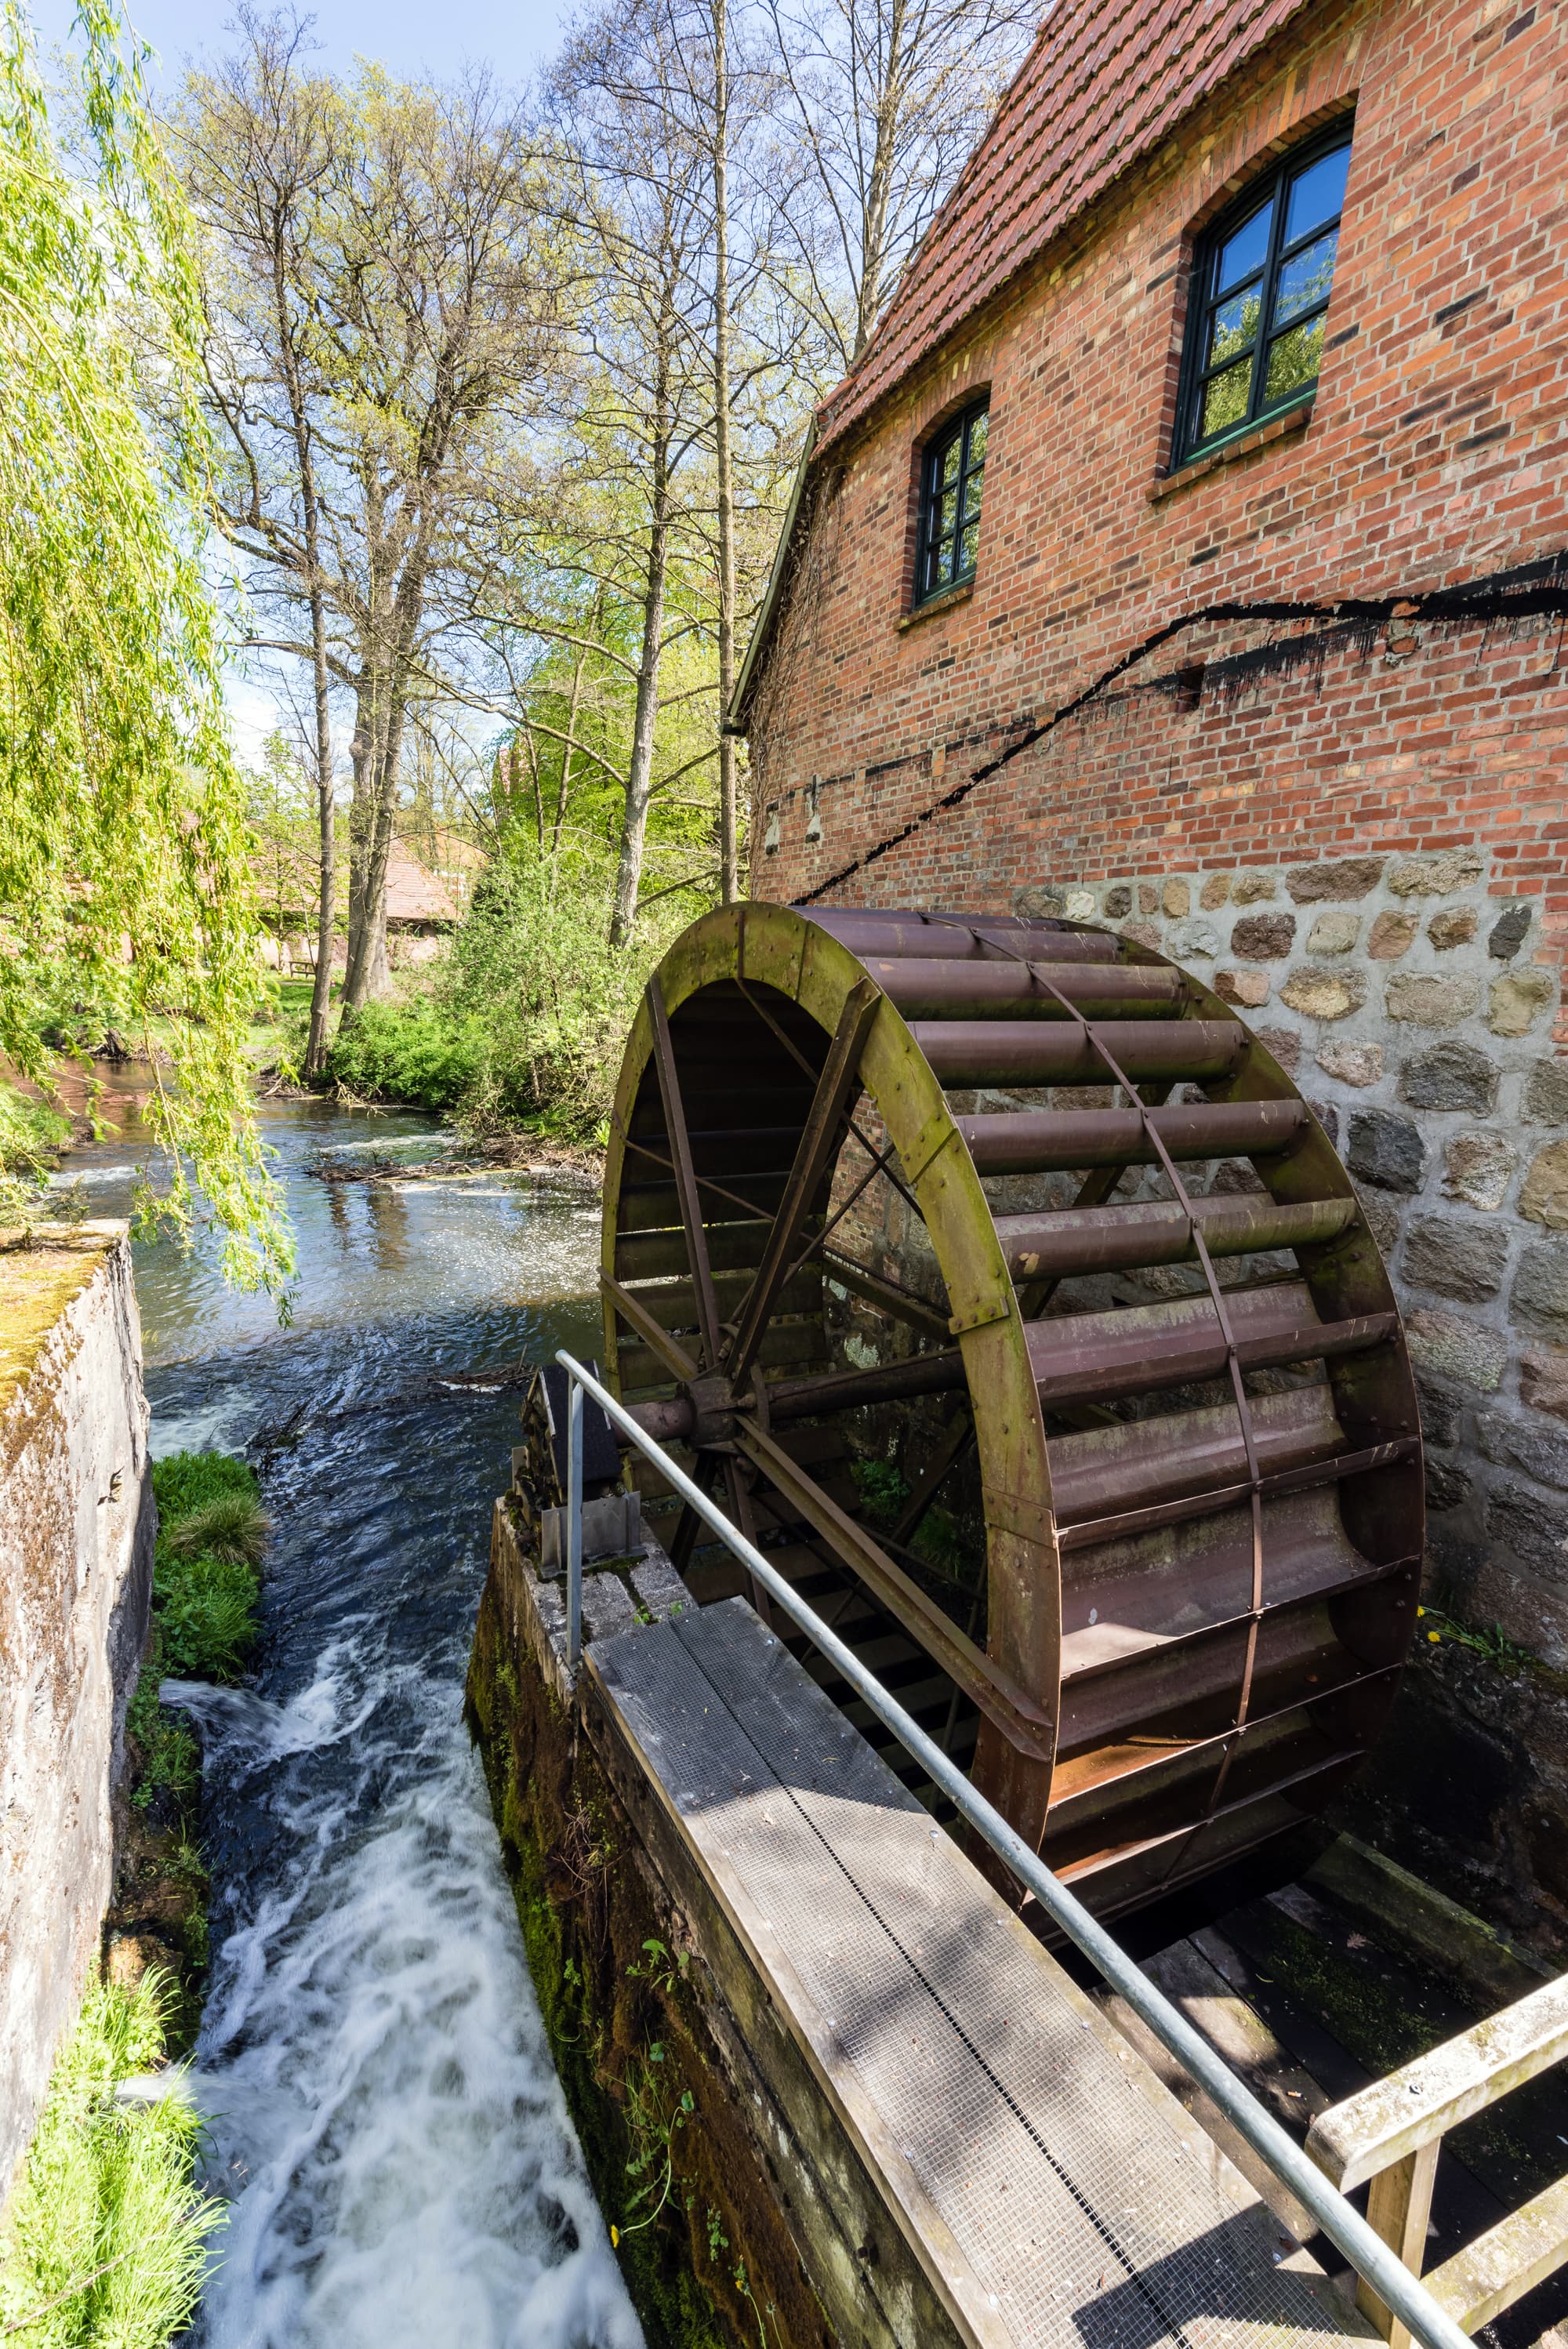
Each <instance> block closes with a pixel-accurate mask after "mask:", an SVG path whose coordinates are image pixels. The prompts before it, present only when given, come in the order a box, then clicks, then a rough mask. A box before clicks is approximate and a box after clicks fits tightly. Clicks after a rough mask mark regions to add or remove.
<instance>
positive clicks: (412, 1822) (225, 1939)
mask: <svg viewBox="0 0 1568 2349" xmlns="http://www.w3.org/2000/svg"><path fill="white" fill-rule="evenodd" d="M262 1114H263V1128H264V1133H265V1138H266V1140H267V1141H268V1143H270V1144H271V1145H272V1147H273V1149H274V1150H275V1151H276V1152H277V1154H278V1159H277V1164H278V1172H279V1174H280V1177H281V1179H282V1181H283V1183H284V1186H285V1188H286V1193H287V1198H288V1205H289V1209H290V1213H291V1215H292V1217H293V1220H294V1230H295V1234H296V1237H297V1243H298V1257H299V1263H298V1284H297V1291H296V1295H295V1300H294V1319H293V1322H292V1325H291V1326H290V1327H288V1328H286V1329H284V1328H280V1327H279V1324H278V1318H277V1313H276V1309H275V1307H274V1305H273V1303H272V1301H271V1300H269V1299H266V1298H259V1297H251V1298H247V1297H242V1296H237V1295H235V1294H233V1293H232V1292H231V1291H229V1290H227V1289H226V1288H224V1286H223V1283H222V1279H221V1278H220V1275H219V1271H218V1268H217V1258H216V1249H215V1247H213V1246H211V1245H209V1244H207V1243H206V1242H205V1241H199V1243H198V1245H197V1247H195V1249H194V1250H193V1251H192V1252H191V1254H189V1255H182V1254H181V1252H180V1251H179V1250H178V1249H177V1248H176V1247H173V1246H171V1245H169V1244H166V1243H163V1242H159V1243H157V1244H155V1245H153V1246H150V1247H138V1248H137V1250H136V1258H137V1287H138V1293H139V1299H140V1306H141V1315H142V1325H143V1337H144V1343H145V1348H146V1361H147V1385H148V1392H149V1394H150V1399H151V1402H152V1411H153V1420H152V1448H153V1452H154V1454H155V1456H158V1455H162V1454H168V1453H170V1452H174V1451H178V1450H180V1449H181V1448H187V1447H197V1448H201V1447H207V1446H219V1447H221V1448H222V1449H225V1450H228V1451H235V1452H240V1451H242V1452H244V1453H245V1454H247V1456H248V1457H249V1458H250V1459H251V1461H252V1463H253V1465H254V1466H256V1467H257V1468H258V1469H259V1471H260V1472H261V1475H262V1478H263V1491H264V1495H265V1500H266V1505H267V1508H268V1510H269V1513H270V1515H271V1516H272V1518H273V1527H274V1531H273V1540H272V1543H271V1547H270V1550H269V1556H268V1564H267V1575H266V1582H265V1590H264V1599H263V1609H264V1617H263V1644H262V1647H261V1649H260V1651H259V1652H258V1657H257V1666H258V1668H257V1670H256V1671H255V1672H254V1674H253V1677H252V1680H251V1682H250V1683H249V1684H248V1685H246V1686H244V1687H241V1688H237V1689H227V1690H222V1689H214V1688H201V1687H197V1686H194V1685H192V1684H189V1683H179V1684H166V1692H167V1693H177V1694H178V1696H179V1698H180V1701H181V1702H183V1703H185V1704H187V1705H188V1706H189V1707H190V1709H191V1712H192V1713H194V1714H195V1715H196V1717H197V1720H198V1722H199V1723H200V1728H201V1736H202V1741H203V1745H204V1752H205V1764H204V1775H203V1788H202V1835H203V1842H204V1846H205V1853H206V1857H207V1862H208V1865H209V1868H210V1869H211V1878H212V1895H211V1947H212V1966H211V1982H210V1986H209V1991H208V1998H207V2006H206V2012H205V2016H204V2019H203V2023H202V2028H201V2038H200V2041H199V2044H198V2047H197V2052H196V2057H195V2068H194V2073H193V2077H192V2082H191V2085H192V2090H193V2093H194V2095H195V2096H196V2098H197V2100H198V2102H199V2104H200V2106H201V2110H202V2111H203V2113H204V2114H205V2115H206V2116H208V2117H209V2120H210V2127H211V2141H210V2147H209V2153H208V2160H207V2173H208V2178H209V2182H210V2184H211V2185H212V2186H213V2187H214V2188H215V2189H216V2190H218V2191H219V2192H221V2193H222V2194H223V2195H224V2196H225V2197H227V2198H228V2199H229V2201H230V2205H231V2207H230V2213H229V2220H228V2224H227V2226H226V2227H225V2228H224V2229H223V2230H222V2233H221V2234H220V2236H219V2237H218V2239H217V2241H218V2255H217V2261H216V2264H215V2266H214V2269H213V2271H212V2275H211V2281H210V2282H209V2284H208V2288H207V2292H206V2297H205V2302H204V2305H203V2310H202V2313H201V2319H200V2320H199V2323H198V2326H197V2330H196V2333H195V2334H194V2336H193V2337H194V2339H195V2341H196V2342H197V2343H199V2344H201V2349H285V2344H286V2349H318V2344H319V2349H327V2344H332V2349H360V2344H364V2349H372V2344H374V2349H446V2344H452V2349H456V2345H457V2344H462V2349H640V2344H641V2342H642V2333H641V2330H640V2327H639V2325H638V2323H637V2319H636V2317H635V2315H634V2312H633V2310H632V2308H631V2305H630V2303H629V2302H628V2300H627V2298H626V2295H625V2292H624V2288H623V2286H622V2283H621V2280H620V2275H619V2272H618V2271H617V2268H616V2266H615V2261H614V2254H613V2253H612V2251H611V2249H610V2244H609V2240H608V2233H607V2230H606V2227H605V2224H604V2221H603V2218H602V2217H601V2215H600V2212H599V2210H598V2209H597V2208H596V2206H595V2203H594V2201H593V2195H592V2193H591V2191H590V2189H589V2186H588V2183H587V2179H586V2177H585V2175H584V2172H583V2164H582V2160H581V2158H580V2155H579V2151H578V2148H577V2146H576V2143H575V2140H574V2138H573V2132H572V2127H571V2124H570V2122H569V2120H568V2117H567V2114H566V2110H565V2106H564V2104H563V2102H562V2095H561V2091H560V2087H559V2085H558V2083H557V2081H556V2078H555V2075H554V2072H553V2070H552V2065H551V2061H550V2055H549V2051H548V2048H547V2046H546V2044H545V2040H544V2034H543V2031H542V2026H541V2023H540V2019H539V2013H538V2010H537V2006H536V2004H535V2002H534V1998H533V1992H532V1987H531V1982H530V1981H529V1977H528V1972H527V1968H526V1965H525V1962H524V1959H523V1954H522V1942H521V1936H520V1934H519V1931H518V1928H517V1920H516V1915H515V1911H514V1909H513V1905H512V1897H511V1889H510V1887H509V1885H508V1882H507V1879H506V1877H505V1874H504V1872H503V1869H502V1866H501V1858H500V1846H499V1843H498V1840H497V1837H496V1832H495V1828H494V1826H493V1824H492V1821H491V1817H490V1807H489V1804H488V1802H487V1799H486V1795H485V1788H484V1783H483V1779H482V1776H481V1774H480V1767H479V1764H478V1762H477V1760H476V1758H475V1756H474V1754H472V1752H471V1750H470V1747H469V1737H468V1732H467V1730H466V1728H465V1726H464V1723H463V1715H462V1688H463V1672H464V1667H465V1663H466V1661H467V1656H468V1649H469V1638H470V1634H471V1631H472V1626H473V1619H474V1613H475V1609H476V1607H477V1605H478V1602H479V1597H480V1588H481V1586H482V1583H483V1579H484V1573H485V1564H486V1553H487V1547H488V1538H489V1520H490V1502H491V1498H492V1496H493V1495H494V1494H495V1493H496V1492H497V1491H499V1490H500V1488H501V1486H502V1485H504V1483H505V1481H506V1475H507V1467H508V1461H509V1453H510V1446H511V1443H512V1441H513V1440H514V1434H515V1429H516V1423H517V1404H518V1393H517V1391H516V1389H515V1387H513V1388H492V1389H490V1390H489V1391H488V1392H487V1391H486V1390H485V1388H484V1386H483V1385H482V1383H481V1384H480V1385H477V1386H476V1385H475V1384H474V1383H471V1382H469V1383H458V1384H448V1383H445V1381H447V1380H449V1378H450V1377H451V1374H453V1373H458V1372H460V1373H463V1374H465V1377H466V1376H467V1374H471V1373H473V1372H475V1371H483V1369H484V1368H485V1367H486V1366H487V1365H500V1364H504V1363H515V1362H516V1361H518V1360H519V1359H520V1358H523V1359H527V1360H530V1361H539V1360H542V1359H545V1358H547V1357H548V1355H549V1354H551V1353H552V1352H553V1350H554V1349H555V1348H556V1347H557V1346H560V1345H570V1346H572V1347H573V1348H574V1349H575V1350H578V1351H579V1352H588V1353H592V1352H593V1351H595V1350H597V1349H596V1344H595V1334H596V1328H597V1315H596V1313H595V1312H594V1310H593V1305H592V1301H591V1291H592V1287H593V1278H594V1270H595V1265H596V1259H597V1237H598V1224H599V1214H598V1206H597V1201H596V1196H595V1195H594V1193H593V1191H592V1190H590V1189H589V1188H587V1187H586V1186H585V1185H574V1184H573V1182H572V1180H571V1179H570V1178H569V1177H562V1178H552V1177H549V1176H541V1177H537V1178H534V1177H530V1176H528V1175H526V1174H523V1175H508V1174H495V1173H493V1172H487V1171H484V1170H482V1169H480V1170H477V1171H473V1172H468V1173H457V1174H445V1175H442V1174H438V1175H436V1176H434V1177H425V1176H421V1175H419V1174H417V1173H415V1172H414V1171H413V1169H414V1168H415V1167H416V1166H417V1165H418V1163H419V1162H421V1161H428V1160H430V1159H432V1158H438V1157H439V1156H440V1155H441V1154H442V1145H443V1143H444V1142H448V1141H449V1139H450V1137H442V1136H440V1135H439V1134H438V1133H437V1130H436V1129H435V1128H434V1126H433V1125H432V1124H431V1123H430V1122H429V1121H428V1120H426V1119H422V1118H417V1117H414V1116H410V1115H403V1114H392V1115H365V1114H356V1113H353V1112H345V1111H342V1110H337V1109H333V1108H330V1107H326V1106H325V1105H319V1104H316V1103H314V1102H311V1103H304V1102H289V1103H270V1104H264V1105H263V1112H262ZM140 1141H141V1130H140V1129H139V1126H138V1125H137V1124H136V1123H134V1120H128V1121H127V1122H125V1123H122V1124H121V1126H120V1129H119V1133H118V1134H117V1135H115V1136H114V1137H113V1138H112V1139H110V1140H109V1141H108V1142H106V1143H98V1144H96V1145H92V1146H89V1147H88V1148H85V1149H82V1150H78V1151H75V1152H73V1153H72V1154H71V1156H70V1158H69V1161H68V1162H67V1166H66V1168H65V1170H64V1173H63V1174H62V1175H61V1176H60V1177H58V1178H57V1180H58V1181H61V1182H72V1181H75V1180H76V1179H77V1178H78V1177H79V1178H80V1179H81V1181H82V1182H83V1185H84V1187H85V1191H86V1196H87V1203H88V1211H89V1212H90V1213H91V1214H94V1215H99V1216H102V1215H123V1214H127V1213H129V1208H130V1203H131V1185H132V1178H133V1172H134V1168H133V1161H134V1159H135V1158H136V1157H137V1155H138V1154H139V1147H140ZM399 1159H402V1160H404V1161H406V1162H407V1164H408V1167H409V1172H408V1173H407V1174H406V1175H399V1174H391V1175H389V1176H383V1177H382V1178H381V1179H378V1180H377V1181H376V1182H374V1183H368V1182H365V1181H362V1180H327V1179H324V1176H323V1174H322V1172H321V1171H320V1170H322V1169H323V1168H326V1167H331V1166H333V1165H334V1164H336V1165H337V1166H338V1167H339V1168H341V1169H343V1170H345V1171H347V1170H349V1169H351V1168H353V1167H354V1166H355V1165H356V1164H358V1165H360V1166H364V1165H365V1164H368V1163H369V1162H371V1161H377V1162H385V1161H388V1160H390V1161H392V1162H393V1163H394V1164H396V1162H397V1160H399Z"/></svg>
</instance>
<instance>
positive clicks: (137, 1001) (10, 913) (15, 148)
mask: <svg viewBox="0 0 1568 2349" xmlns="http://www.w3.org/2000/svg"><path fill="white" fill-rule="evenodd" d="M77 23H78V26H79V29H80V33H81V37H82V53H81V58H80V67H79V72H80V93H79V95H80V101H81V123H82V130H83V137H84V140H85V151H84V153H83V154H81V155H80V156H73V157H72V158H71V160H70V161H69V162H67V158H66V156H65V154H64V152H63V151H62V148H61V144H60V141H59V140H58V137H57V133H56V130H55V128H54V126H53V125H52V124H51V121H50V117H49V109H48V103H47V99H46V91H45V88H44V84H43V82H42V79H41V78H40V76H39V73H38V69H37V64H36V54H35V50H34V47H33V41H32V35H31V31H30V27H29V26H28V23H27V20H26V17H25V16H23V15H22V13H21V12H20V10H19V8H18V7H17V6H16V5H15V0H5V6H4V9H3V11H0V1051H3V1052H4V1054H5V1057H6V1058H7V1059H8V1060H9V1061H10V1063H11V1066H12V1068H13V1070H14V1071H16V1072H18V1073H19V1074H20V1075H21V1076H23V1077H24V1078H27V1079H30V1080H33V1081H36V1082H37V1083H38V1084H40V1085H42V1086H44V1087H45V1088H47V1087H48V1085H49V1082H50V1078H51V1072H52V1071H54V1069H55V1068H56V1066H57V1047H58V1044H59V1041H60V1039H61V1037H62V1034H63V1035H65V1036H67V1037H70V1036H72V1035H75V1034H76V1033H77V1030H79V1029H80V1027H81V1026H82V1023H83V1021H84V1020H85V1019H97V1020H99V1021H108V1022H112V1024H113V1025H114V1026H115V1027H116V1028H117V1029H119V1030H121V1031H122V1032H129V1033H130V1034H132V1035H133V1036H135V1037H137V1038H138V1039H139V1041H140V1042H141V1044H142V1047H143V1049H144V1050H146V1051H147V1053H148V1056H149V1058H150V1060H151V1061H152V1064H153V1067H154V1070H155V1071H157V1075H156V1081H155V1084H154V1088H153V1099H152V1102H151V1112H150V1113H151V1116H152V1120H153V1123H154V1125H155V1129H156V1130H157V1132H158V1133H159V1135H160V1139H161V1141H162V1142H163V1143H164V1144H165V1146H166V1148H167V1150H168V1152H169V1154H170V1159H171V1161H172V1164H173V1179H172V1183H171V1185H170V1187H169V1189H168V1191H167V1192H166V1194H165V1197H164V1200H163V1202H162V1206H163V1208H164V1211H165V1212H166V1213H169V1214H171V1215H172V1216H173V1217H174V1219H175V1220H176V1222H177V1223H180V1224H185V1223H187V1222H188V1221H189V1217H190V1215H191V1195H192V1186H193V1185H200V1187H201V1190H203V1191H204V1192H205V1194H206V1196H207V1199H208V1201H209V1203H210V1205H211V1208H212V1210H213V1212H214V1214H215V1215H216V1216H217V1218H218V1220H219V1222H220V1224H221V1225H222V1226H223V1228H224V1231H225V1234H226V1242H225V1250H224V1257H225V1266H226V1269H227V1270H228V1272H229V1274H230V1277H231V1278H235V1279H237V1280H240V1281H242V1282H245V1283H254V1282H257V1281H262V1282H265V1283H267V1284H269V1285H270V1284H273V1283H275V1282H276V1281H278V1280H279V1279H281V1278H283V1277H284V1276H285V1275H286V1272H287V1269H288V1262H289V1253H288V1242H287V1238H286V1234H285V1231H284V1226H283V1224H282V1222H281V1218H280V1214H279V1208H278V1202H277V1197H276V1194H275V1191H274V1188H273V1183H272V1181H271V1179H270V1177H269V1175H268V1173H267V1169H266V1165H265V1163H264V1158H263V1152H262V1150H261V1147H260V1144H259V1143H258V1140H257V1135H256V1131H255V1125H254V1121H253V1114H252V1110H251V1102H250V1092H249V1084H248V1076H249V1064H248V1060H247V1055H246V1049H245V1047H246V1038H247V1030H248V1026H249V1021H250V1015H251V1012H252V1009H253V1006H254V1004H255V1002H256V999H257V995H258V989H259V985H260V976H259V969H258V963H257V957H256V951H255V918H254V913H253V902H252V889H251V880H250V874H249V869H248V864H247V855H246V833H245V823H244V794H243V790H242V783H241V781H240V778H239V775H238V773H237V771H236V770H235V767H234V763H233V761H232V754H231V750H230V744H229V740H228V732H227V727H226V724H225V718H224V710H223V701H222V679H221V673H220V671H221V653H220V646H219V641H218V637H217V634H216V629H215V621H214V614H213V607H212V605H211V599H210V597H209V595H208V592H207V588H206V585H205V581H204V577H203V571H202V545H201V530H200V527H199V523H198V520H197V517H198V514H199V512H200V510H201V498H202V495H203V485H202V482H201V480H200V479H199V478H192V459H191V456H190V454H189V453H187V454H186V456H185V457H183V458H182V459H181V460H178V463H174V462H173V460H165V459H164V457H163V456H162V454H161V453H160V445H159V444H158V443H156V442H155V441H154V440H153V439H152V437H151V435H150V432H149V430H148V429H147V426H146V424H145V422H144V420H143V417H142V413H141V411H140V409H139V405H138V400H137V397H136V392H137V386H136V380H135V375H136V362H135V354H136V353H137V352H138V351H139V350H146V349H150V350H152V351H153V352H154V353H155V355H156V357H155V364H156V367H157V370H158V376H159V381H160V397H161V398H164V399H169V398H172V399H173V400H175V401H177V402H181V403H182V404H183V406H184V408H185V409H186V411H187V416H186V426H187V429H186V430H185V431H184V432H183V433H181V436H180V442H181V447H182V448H183V449H184V450H186V451H187V452H190V451H192V450H194V451H199V450H201V445H202V444H201V435H200V425H199V416H198V412H197V403H196V398H195V382H196V377H195V368H194V357H195V352H196V348H197V343H198V331H199V316H198V295H197V282H196V276H195V272H194V269H193V266H192V262H191V238H190V226H189V220H188V215H187V213H186V211H185V207H184V203H183V201H182V199H181V195H180V193H179V191H178V189H177V187H176V186H175V184H174V182H173V181H172V180H171V178H170V175H169V173H168V171H166V169H165V167H164V163H163V159H162V156H161V153H160V148H159V145H158V141H157V138H156V135H155V133H154V130H153V129H152V124H151V118H150V113H149V109H148V105H147V97H146V91H145V88H144V84H143V79H142V71H141V57H140V53H139V50H138V48H137V47H136V44H135V42H134V37H133V36H130V35H129V32H128V30H127V28H126V27H125V26H124V25H123V23H122V20H121V19H119V16H117V14H116V12H115V9H114V6H113V5H112V0H79V7H78V17H77ZM133 324H134V328H135V331H132V326H133ZM171 467H172V469H171ZM160 1042H164V1043H166V1044H167V1048H168V1054H169V1055H171V1058H172V1073H171V1075H169V1076H166V1074H165V1072H164V1068H163V1065H162V1063H161V1062H160V1058H159V1053H158V1046H159V1044H160Z"/></svg>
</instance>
